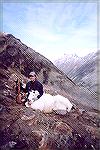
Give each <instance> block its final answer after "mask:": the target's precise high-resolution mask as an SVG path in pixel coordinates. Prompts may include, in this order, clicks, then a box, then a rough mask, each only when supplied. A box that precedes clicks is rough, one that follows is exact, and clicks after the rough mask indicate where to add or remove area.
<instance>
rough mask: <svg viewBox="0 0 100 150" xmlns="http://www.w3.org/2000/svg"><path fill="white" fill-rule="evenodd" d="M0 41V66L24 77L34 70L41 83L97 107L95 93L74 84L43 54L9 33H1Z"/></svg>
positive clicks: (80, 101)
mask: <svg viewBox="0 0 100 150" xmlns="http://www.w3.org/2000/svg"><path fill="white" fill-rule="evenodd" d="M0 43H1V47H0V51H1V53H0V62H1V68H2V67H6V68H9V69H12V70H16V71H19V72H20V73H21V74H22V75H24V76H26V77H27V76H28V74H29V72H30V71H33V70H34V71H35V72H36V73H37V74H38V79H39V80H40V81H41V82H42V83H45V84H47V85H48V86H53V88H55V90H57V89H58V90H60V89H61V90H64V91H65V92H66V95H67V96H69V97H70V99H71V100H73V101H75V102H76V103H82V104H83V105H87V106H88V107H92V108H95V109H97V97H96V95H94V94H93V93H91V92H90V91H88V90H87V89H85V88H82V87H78V86H76V85H75V84H74V82H73V81H72V80H71V79H70V78H68V77H67V76H66V75H65V74H64V73H63V72H61V71H60V70H59V69H57V67H55V66H54V64H53V63H52V62H51V61H49V60H48V59H46V58H45V57H44V56H42V55H40V54H39V53H37V52H36V51H35V50H33V49H31V48H29V47H27V46H26V45H25V44H23V43H22V42H21V41H20V40H19V39H16V38H15V37H14V36H13V35H11V34H7V35H6V34H1V37H0Z"/></svg>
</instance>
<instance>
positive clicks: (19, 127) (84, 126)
mask: <svg viewBox="0 0 100 150" xmlns="http://www.w3.org/2000/svg"><path fill="white" fill-rule="evenodd" d="M33 70H35V71H36V73H37V75H38V79H39V80H40V82H42V83H43V87H44V91H46V92H48V93H50V94H52V95H53V94H56V93H59V94H61V95H63V96H65V97H67V98H68V99H69V100H70V101H71V102H72V103H73V104H74V105H75V107H76V109H75V110H73V111H71V112H70V113H66V115H59V114H56V113H55V112H53V113H50V114H45V113H43V112H40V111H35V110H32V109H31V108H26V107H25V106H24V105H23V104H17V103H16V100H15V98H16V90H15V85H16V83H15V81H16V80H17V78H19V79H20V80H23V81H24V82H27V80H28V78H27V76H28V73H29V72H30V71H33ZM97 105H98V99H97V95H96V94H93V93H91V92H90V91H88V90H87V89H85V88H83V87H79V86H77V85H75V83H74V82H72V80H71V79H70V78H68V77H67V76H66V75H65V74H64V73H63V72H61V71H60V70H59V69H57V67H55V66H54V64H53V63H52V62H51V61H49V60H48V59H46V58H45V57H43V56H42V55H40V54H39V53H37V52H36V51H34V50H33V49H31V48H29V47H27V46H26V45H25V44H23V43H22V42H21V41H20V40H19V39H16V38H15V37H14V36H13V35H11V34H3V33H0V150H11V149H13V150H20V149H21V150H74V149H75V150H82V149H83V150H89V149H90V150H94V149H96V150H99V126H100V120H99V116H98V112H99V111H98V109H99V108H98V107H97ZM77 108H79V109H77Z"/></svg>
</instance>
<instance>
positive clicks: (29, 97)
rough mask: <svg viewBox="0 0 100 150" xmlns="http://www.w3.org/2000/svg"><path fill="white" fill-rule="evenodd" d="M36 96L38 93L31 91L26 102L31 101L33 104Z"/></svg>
mask: <svg viewBox="0 0 100 150" xmlns="http://www.w3.org/2000/svg"><path fill="white" fill-rule="evenodd" d="M38 95H39V92H38V91H34V90H32V91H30V93H29V96H28V100H29V101H31V102H33V101H35V100H37V96H38Z"/></svg>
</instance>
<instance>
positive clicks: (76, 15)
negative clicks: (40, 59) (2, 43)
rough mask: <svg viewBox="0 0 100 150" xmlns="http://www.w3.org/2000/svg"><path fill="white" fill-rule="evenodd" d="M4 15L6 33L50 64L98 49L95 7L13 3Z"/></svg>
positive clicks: (91, 4) (72, 4)
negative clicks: (44, 57) (70, 55)
mask: <svg viewBox="0 0 100 150" xmlns="http://www.w3.org/2000/svg"><path fill="white" fill-rule="evenodd" d="M3 14H4V15H3V24H4V31H6V32H11V33H12V34H14V36H16V37H18V38H20V39H21V41H23V42H24V43H25V44H26V45H28V46H30V47H32V48H33V49H36V50H37V51H38V52H40V53H41V54H43V55H44V56H46V57H47V58H49V59H51V60H53V59H55V58H57V57H60V56H61V55H63V54H64V53H76V54H77V55H79V56H82V55H86V54H88V53H90V52H92V51H95V50H96V48H97V6H96V4H95V3H32V4H31V3H23V4H21V5H20V3H19V4H17V5H16V3H12V4H9V7H8V5H7V4H4V12H3Z"/></svg>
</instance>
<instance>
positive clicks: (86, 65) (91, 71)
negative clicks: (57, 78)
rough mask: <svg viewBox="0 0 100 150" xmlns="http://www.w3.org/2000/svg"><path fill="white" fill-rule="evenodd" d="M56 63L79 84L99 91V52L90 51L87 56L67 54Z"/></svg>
mask: <svg viewBox="0 0 100 150" xmlns="http://www.w3.org/2000/svg"><path fill="white" fill-rule="evenodd" d="M54 64H55V65H56V66H57V67H58V68H59V69H60V70H62V71H63V72H65V73H66V75H68V77H69V78H71V79H72V80H73V81H74V82H75V83H76V84H77V85H81V86H84V87H86V88H87V89H89V90H91V91H93V92H97V53H90V54H88V55H87V56H85V57H78V56H73V55H67V54H66V55H65V56H64V57H63V58H61V59H59V60H56V61H55V62H54Z"/></svg>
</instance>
